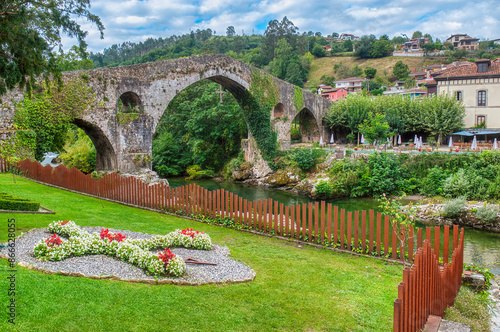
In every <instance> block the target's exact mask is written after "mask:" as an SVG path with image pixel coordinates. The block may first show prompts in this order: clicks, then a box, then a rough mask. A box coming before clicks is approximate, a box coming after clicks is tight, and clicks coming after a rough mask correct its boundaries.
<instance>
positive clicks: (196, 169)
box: [186, 165, 215, 180]
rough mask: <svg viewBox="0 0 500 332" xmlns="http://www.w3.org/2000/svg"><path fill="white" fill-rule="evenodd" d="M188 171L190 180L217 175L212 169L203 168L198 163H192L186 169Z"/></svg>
mask: <svg viewBox="0 0 500 332" xmlns="http://www.w3.org/2000/svg"><path fill="white" fill-rule="evenodd" d="M186 172H187V173H188V175H189V177H188V179H189V180H198V179H203V178H213V177H214V176H215V173H214V171H213V170H211V169H204V170H202V169H201V167H200V166H198V165H192V166H189V167H188V168H187V170H186Z"/></svg>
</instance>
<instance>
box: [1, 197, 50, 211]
mask: <svg viewBox="0 0 500 332" xmlns="http://www.w3.org/2000/svg"><path fill="white" fill-rule="evenodd" d="M39 208H40V203H38V202H35V201H31V200H29V199H24V198H21V197H17V196H13V195H9V194H6V193H0V210H10V211H38V209H39Z"/></svg>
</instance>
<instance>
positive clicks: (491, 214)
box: [475, 204, 500, 223]
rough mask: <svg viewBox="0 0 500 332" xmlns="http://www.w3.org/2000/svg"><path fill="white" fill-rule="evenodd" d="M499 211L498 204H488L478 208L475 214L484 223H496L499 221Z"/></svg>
mask: <svg viewBox="0 0 500 332" xmlns="http://www.w3.org/2000/svg"><path fill="white" fill-rule="evenodd" d="M498 212H500V208H499V207H498V205H494V204H486V205H485V206H481V207H479V208H477V210H476V214H475V216H476V218H477V219H478V220H479V221H481V222H483V223H494V222H495V221H497V216H498Z"/></svg>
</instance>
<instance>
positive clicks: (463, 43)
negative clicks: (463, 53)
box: [446, 34, 479, 51]
mask: <svg viewBox="0 0 500 332" xmlns="http://www.w3.org/2000/svg"><path fill="white" fill-rule="evenodd" d="M446 41H447V42H450V43H451V44H452V45H453V47H454V48H455V49H458V50H462V49H463V50H469V51H473V50H477V49H478V48H479V38H472V37H470V36H469V35H467V34H455V35H451V37H450V38H448V39H446Z"/></svg>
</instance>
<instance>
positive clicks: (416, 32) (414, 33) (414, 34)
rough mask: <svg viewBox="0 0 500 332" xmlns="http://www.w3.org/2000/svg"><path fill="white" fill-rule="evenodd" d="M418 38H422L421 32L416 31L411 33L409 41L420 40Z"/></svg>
mask: <svg viewBox="0 0 500 332" xmlns="http://www.w3.org/2000/svg"><path fill="white" fill-rule="evenodd" d="M420 37H422V32H420V31H418V30H417V31H415V32H413V35H411V39H416V38H420Z"/></svg>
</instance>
